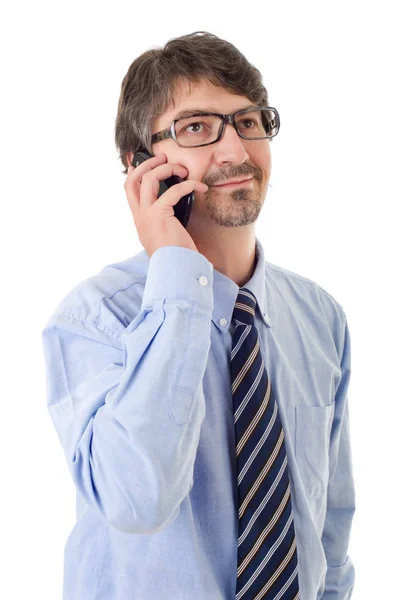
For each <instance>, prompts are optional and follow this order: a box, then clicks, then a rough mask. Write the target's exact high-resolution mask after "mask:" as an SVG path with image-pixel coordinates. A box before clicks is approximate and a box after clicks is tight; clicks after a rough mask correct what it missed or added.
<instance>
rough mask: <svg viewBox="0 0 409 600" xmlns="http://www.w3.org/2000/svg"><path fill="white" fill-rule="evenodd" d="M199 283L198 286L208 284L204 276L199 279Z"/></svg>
mask: <svg viewBox="0 0 409 600" xmlns="http://www.w3.org/2000/svg"><path fill="white" fill-rule="evenodd" d="M199 283H200V285H207V284H208V281H207V277H205V276H204V275H202V276H201V277H199Z"/></svg>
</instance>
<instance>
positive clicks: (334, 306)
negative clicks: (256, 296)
mask: <svg viewBox="0 0 409 600" xmlns="http://www.w3.org/2000/svg"><path fill="white" fill-rule="evenodd" d="M265 265H266V287H267V289H268V293H269V294H272V296H273V298H274V302H275V303H276V304H277V305H280V303H284V304H285V305H286V307H287V308H288V309H289V310H290V311H291V312H292V314H293V315H294V318H295V319H297V320H302V322H304V323H306V322H308V323H309V326H310V327H312V328H315V329H316V330H317V332H318V333H319V334H320V333H324V331H328V332H331V337H332V338H333V340H334V342H335V344H336V346H337V347H338V348H341V347H342V343H343V338H344V335H345V326H346V315H345V311H344V308H343V306H342V305H341V304H340V302H339V301H338V300H337V299H335V298H334V296H333V295H332V294H330V293H329V292H328V290H326V289H324V288H323V287H322V286H321V285H320V284H319V283H317V282H316V281H313V280H312V279H309V278H308V277H305V276H304V275H300V274H299V273H295V272H294V271H290V270H289V269H286V268H284V267H282V266H280V265H276V264H274V263H271V262H268V261H266V262H265Z"/></svg>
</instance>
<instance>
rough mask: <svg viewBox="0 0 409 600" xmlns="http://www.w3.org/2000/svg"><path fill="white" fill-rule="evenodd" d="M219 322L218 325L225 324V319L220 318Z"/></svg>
mask: <svg viewBox="0 0 409 600" xmlns="http://www.w3.org/2000/svg"><path fill="white" fill-rule="evenodd" d="M219 323H220V325H223V326H224V325H227V321H226V319H220V321H219Z"/></svg>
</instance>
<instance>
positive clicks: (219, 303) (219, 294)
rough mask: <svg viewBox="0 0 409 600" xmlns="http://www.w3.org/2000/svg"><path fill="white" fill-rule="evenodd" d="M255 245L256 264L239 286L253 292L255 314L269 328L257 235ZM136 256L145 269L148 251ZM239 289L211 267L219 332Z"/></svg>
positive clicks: (226, 326)
mask: <svg viewBox="0 0 409 600" xmlns="http://www.w3.org/2000/svg"><path fill="white" fill-rule="evenodd" d="M255 245H256V258H257V262H256V266H255V269H254V272H253V274H252V276H251V277H250V279H249V280H248V281H247V283H245V284H244V285H242V286H241V287H245V288H247V289H249V290H250V291H251V292H252V293H253V294H254V296H255V297H256V300H257V306H256V314H257V309H258V313H259V315H260V318H261V321H262V323H264V325H265V326H266V327H268V328H270V327H271V322H272V317H273V315H272V314H268V312H267V305H266V277H265V273H266V268H265V258H264V249H263V246H262V244H261V242H260V240H259V239H258V238H257V237H256V238H255ZM137 256H139V257H140V259H141V260H142V262H143V264H144V267H145V268H146V271H147V270H148V268H149V260H150V259H149V255H148V253H147V252H146V250H142V252H140V253H139V255H137ZM132 258H135V257H132ZM239 289H240V288H239V286H238V285H237V284H236V283H235V282H234V281H233V280H232V279H230V278H229V277H227V276H226V275H224V274H223V273H220V271H217V270H216V269H215V268H213V293H214V302H213V313H212V321H213V323H214V324H215V325H216V327H217V328H218V329H219V330H220V331H221V332H225V331H227V330H228V329H229V326H230V325H231V321H232V317H233V311H234V305H235V303H236V300H237V295H238V293H239ZM273 306H274V303H273V300H271V302H270V303H269V310H270V313H271V312H272V310H273Z"/></svg>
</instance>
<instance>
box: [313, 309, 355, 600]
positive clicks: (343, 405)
mask: <svg viewBox="0 0 409 600" xmlns="http://www.w3.org/2000/svg"><path fill="white" fill-rule="evenodd" d="M344 318H345V317H344ZM350 374H351V343H350V336H349V330H348V323H347V321H346V319H345V325H344V344H343V351H342V359H341V378H340V381H339V385H338V388H337V391H336V394H335V408H334V419H333V424H332V431H331V438H330V450H329V452H330V454H329V466H330V467H329V468H330V472H329V484H328V493H327V513H326V519H325V523H324V530H323V534H322V544H323V546H324V551H325V555H326V559H327V573H326V579H325V589H324V593H323V595H322V596H321V599H322V600H347V599H348V598H351V596H352V591H353V588H354V583H355V568H354V565H353V563H352V560H351V557H350V556H349V555H348V545H349V538H350V532H351V526H352V519H353V516H354V512H355V488H354V478H353V470H352V456H351V443H350V425H349V408H348V384H349V380H350Z"/></svg>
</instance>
